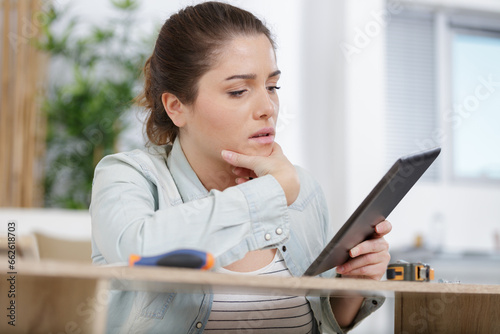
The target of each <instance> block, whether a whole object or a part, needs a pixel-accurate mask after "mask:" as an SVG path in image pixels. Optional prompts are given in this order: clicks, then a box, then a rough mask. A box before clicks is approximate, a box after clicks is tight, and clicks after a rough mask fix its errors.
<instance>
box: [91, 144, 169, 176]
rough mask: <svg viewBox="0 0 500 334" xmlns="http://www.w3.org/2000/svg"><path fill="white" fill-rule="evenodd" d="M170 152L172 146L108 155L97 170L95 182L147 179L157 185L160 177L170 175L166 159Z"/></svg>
mask: <svg viewBox="0 0 500 334" xmlns="http://www.w3.org/2000/svg"><path fill="white" fill-rule="evenodd" d="M169 152H170V146H151V147H148V148H145V149H136V150H132V151H128V152H120V153H115V154H110V155H107V156H105V157H104V158H102V160H101V161H100V162H99V163H98V164H97V166H96V168H95V172H94V182H96V181H98V180H102V179H104V180H108V181H111V180H117V181H119V180H120V179H126V180H127V181H128V182H134V181H137V180H138V179H147V180H148V181H150V182H154V183H156V182H157V180H158V178H159V175H164V174H168V167H167V164H166V159H167V156H168V153H169Z"/></svg>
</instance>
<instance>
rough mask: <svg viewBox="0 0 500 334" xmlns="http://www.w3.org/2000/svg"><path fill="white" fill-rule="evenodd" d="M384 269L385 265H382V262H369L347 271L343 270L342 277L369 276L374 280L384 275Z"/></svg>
mask: <svg viewBox="0 0 500 334" xmlns="http://www.w3.org/2000/svg"><path fill="white" fill-rule="evenodd" d="M386 269H387V267H384V266H383V265H382V264H371V265H367V266H363V267H360V268H356V269H353V270H351V271H348V272H347V271H346V272H343V273H342V277H347V278H349V277H351V278H371V279H375V280H380V279H381V278H382V277H383V276H384V274H385V270H386Z"/></svg>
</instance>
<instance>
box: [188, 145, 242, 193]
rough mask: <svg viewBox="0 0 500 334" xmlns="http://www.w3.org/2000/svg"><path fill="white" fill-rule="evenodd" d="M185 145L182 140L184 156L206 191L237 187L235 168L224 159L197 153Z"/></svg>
mask: <svg viewBox="0 0 500 334" xmlns="http://www.w3.org/2000/svg"><path fill="white" fill-rule="evenodd" d="M183 144H184V143H183V141H182V140H181V147H182V149H183V152H184V155H185V156H186V159H187V161H188V162H189V164H190V165H191V168H193V171H194V172H195V173H196V175H197V176H198V179H199V180H200V181H201V183H202V184H203V186H204V187H205V189H207V190H208V191H210V190H212V189H216V190H219V191H223V190H225V189H226V188H229V187H232V186H235V185H236V182H235V179H236V175H234V174H233V172H232V169H233V166H231V165H230V164H228V163H226V162H225V161H224V160H222V157H221V158H219V159H217V157H207V156H206V155H204V154H203V153H202V152H197V151H196V150H195V149H191V148H190V147H189V145H186V146H184V145H183Z"/></svg>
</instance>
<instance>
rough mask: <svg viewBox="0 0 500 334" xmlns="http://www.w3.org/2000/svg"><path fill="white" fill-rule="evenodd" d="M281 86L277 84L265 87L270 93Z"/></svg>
mask: <svg viewBox="0 0 500 334" xmlns="http://www.w3.org/2000/svg"><path fill="white" fill-rule="evenodd" d="M280 88H281V87H278V86H269V87H267V90H268V91H269V92H270V93H276V90H278V89H280Z"/></svg>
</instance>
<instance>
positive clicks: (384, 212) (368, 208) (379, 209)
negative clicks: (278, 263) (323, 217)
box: [304, 147, 441, 276]
mask: <svg viewBox="0 0 500 334" xmlns="http://www.w3.org/2000/svg"><path fill="white" fill-rule="evenodd" d="M440 152H441V148H439V147H437V148H434V149H431V150H426V151H423V152H419V153H415V154H411V155H408V156H405V157H401V158H399V159H398V160H397V161H396V162H395V163H394V165H393V166H392V167H391V168H390V169H389V171H388V172H387V173H386V174H385V175H384V177H383V178H382V179H381V180H380V181H379V182H378V183H377V185H376V186H375V187H374V188H373V190H372V191H371V192H370V193H369V194H368V196H367V197H366V198H365V199H364V200H363V202H362V203H361V204H360V205H359V206H358V208H357V209H356V210H355V211H354V212H353V214H352V215H351V216H350V217H349V219H348V220H347V221H346V222H345V224H344V225H343V226H342V228H341V229H340V230H339V231H338V232H337V233H336V234H335V236H334V237H333V238H332V240H331V241H330V242H329V243H328V244H327V245H326V247H325V248H324V249H323V251H322V252H321V253H320V254H319V255H318V257H317V258H316V259H315V260H314V261H313V263H312V264H311V265H310V266H309V268H308V269H307V270H306V271H305V272H304V276H316V275H319V274H321V273H323V272H325V271H327V270H330V269H332V268H335V267H337V266H339V265H342V264H344V263H345V262H347V260H349V258H350V256H349V250H350V249H351V248H353V247H354V246H356V245H358V244H359V243H361V242H363V241H364V240H367V239H369V238H370V237H371V236H372V235H373V234H374V233H375V226H376V225H377V224H378V223H380V222H382V221H383V220H385V219H386V218H387V217H388V216H389V214H390V213H391V212H392V210H393V209H394V208H395V207H396V206H397V205H398V204H399V202H400V201H401V200H402V199H403V197H404V196H405V195H406V194H407V193H408V191H409V190H410V189H411V188H412V187H413V185H414V184H415V183H416V182H417V181H418V179H420V177H421V176H422V175H423V174H424V172H425V171H426V170H427V169H428V168H429V166H430V165H431V164H432V163H433V162H434V160H436V158H437V157H438V155H439V153H440Z"/></svg>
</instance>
